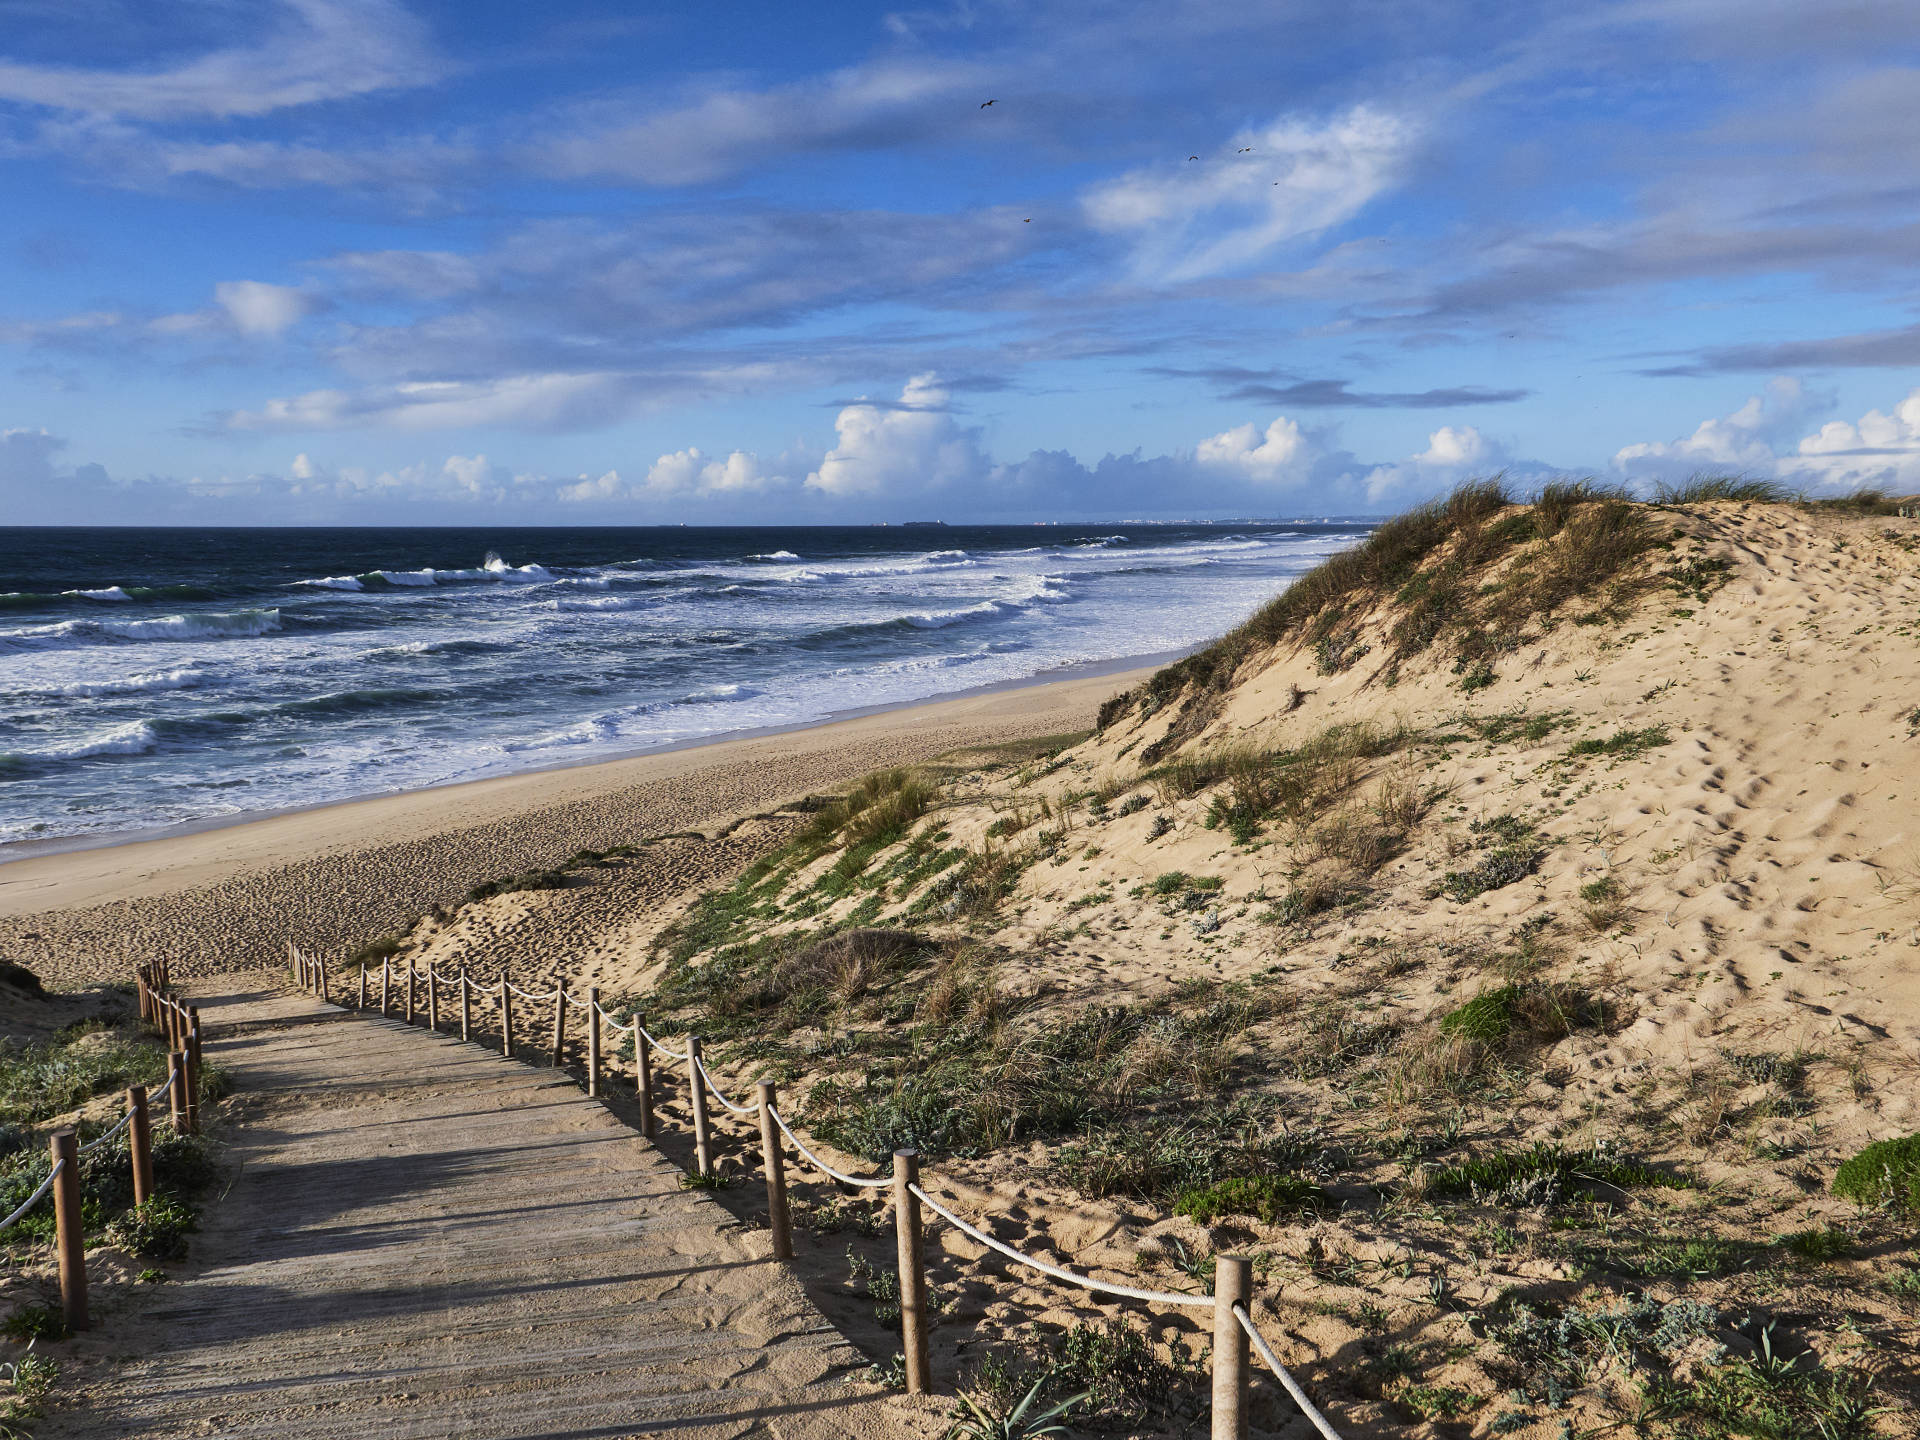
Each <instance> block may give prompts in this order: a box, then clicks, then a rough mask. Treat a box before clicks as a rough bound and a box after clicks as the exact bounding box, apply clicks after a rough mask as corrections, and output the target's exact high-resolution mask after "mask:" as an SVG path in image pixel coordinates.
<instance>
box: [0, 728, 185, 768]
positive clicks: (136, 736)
mask: <svg viewBox="0 0 1920 1440" xmlns="http://www.w3.org/2000/svg"><path fill="white" fill-rule="evenodd" d="M159 743H160V737H159V735H158V734H156V733H155V732H154V728H153V727H152V726H151V725H149V724H148V723H147V722H146V721H144V720H135V721H132V722H131V723H129V724H126V725H116V726H114V727H113V728H112V729H111V730H102V731H100V732H99V733H98V734H95V735H90V736H85V737H81V738H76V739H73V740H69V741H67V742H65V743H64V744H54V745H47V746H43V747H41V748H39V749H36V750H15V751H13V752H12V753H13V754H15V755H17V756H19V757H20V758H22V759H25V760H85V759H87V758H89V757H90V756H94V755H144V754H146V753H147V752H148V751H149V750H151V749H153V747H154V746H155V745H158V744H159Z"/></svg>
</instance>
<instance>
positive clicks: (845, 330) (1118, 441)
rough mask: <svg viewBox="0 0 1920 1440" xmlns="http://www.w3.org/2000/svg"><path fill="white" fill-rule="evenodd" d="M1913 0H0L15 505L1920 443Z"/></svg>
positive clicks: (1077, 508)
mask: <svg viewBox="0 0 1920 1440" xmlns="http://www.w3.org/2000/svg"><path fill="white" fill-rule="evenodd" d="M1916 114H1920V6H1916V5H1914V4H1912V3H1911V0H1884V3H1881V0H1873V3H1847V0H1829V3H1825V4H1820V5H1809V4H1806V3H1805V0H1791V3H1786V0H1621V3H1608V0H1592V3H1582V4H1580V5H1577V6H1575V5H1540V4H1538V3H1537V0H1526V3H1502V0H1392V3H1379V0H1324V3H1323V0H1276V3H1266V4H1262V3H1258V0H1188V3H1172V4H1169V3H1167V0H1155V3H1151V4H1149V3H1145V0H1100V3H1092V0H1020V3H999V0H960V3H954V4H933V5H929V6H927V7H925V8H907V9H893V8H887V7H886V6H869V5H858V4H836V3H832V0H814V3H811V4H808V5H804V6H796V5H792V4H773V3H758V0H755V3H722V4H717V5H706V6H697V7H696V6H689V5H680V4H672V5H669V4H665V3H650V4H639V3H615V0H608V3H597V4H596V3H578V4H566V3H555V4H552V5H543V6H528V5H524V4H506V3H500V0H458V3H454V0H434V3H428V0H0V524H4V523H15V524H120V523H162V524H182V523H186V524H389V523H399V524H433V523H446V524H470V523H476V522H496V521H497V522H502V523H517V524H600V523H609V524H651V523H681V522H684V523H691V524H730V523H762V522H764V523H782V524H786V523H841V522H868V521H879V520H888V521H900V520H910V519H945V520H949V521H956V522H958V521H966V520H1010V521H1026V520H1089V519H1100V518H1110V519H1116V520H1117V519H1155V518H1167V519H1172V518H1206V517H1246V516H1309V515H1320V514H1341V515H1349V514H1369V513H1386V512H1391V511H1393V510H1397V509H1400V508H1404V507H1405V506H1406V505H1407V504H1409V503H1412V502H1415V501H1417V500H1419V499H1421V498H1423V497H1425V496H1428V495H1431V494H1434V493H1437V492H1439V491H1441V490H1444V489H1445V488H1447V487H1449V486H1451V485H1452V484H1455V483H1457V482H1458V481H1459V480H1461V479H1463V478H1466V477H1468V476H1474V475H1484V474H1492V473H1496V472H1502V471H1504V472H1505V473H1507V474H1508V475H1509V477H1510V478H1511V479H1512V480H1513V481H1514V483H1515V484H1516V485H1517V486H1519V487H1521V488H1524V487H1525V486H1527V485H1531V484H1537V483H1539V482H1540V481H1541V480H1543V479H1545V478H1547V477H1550V476H1552V475H1555V474H1563V473H1571V474H1582V475H1594V476H1598V477H1600V478H1602V479H1605V480H1610V481H1618V482H1622V483H1626V484H1630V485H1633V486H1635V487H1638V488H1640V489H1643V490H1644V489H1647V488H1649V487H1651V486H1653V485H1656V484H1657V483H1659V482H1661V481H1672V480H1675V479H1680V478H1684V477H1685V476H1688V475H1691V474H1694V473H1700V472H1706V473H1716V474H1741V475H1747V476H1753V477H1761V478H1769V479H1777V480H1780V481H1782V482H1784V483H1786V484H1788V485H1791V486H1796V487H1803V488H1806V489H1808V490H1811V491H1819V492H1834V491H1844V490H1849V489H1853V488H1858V487H1861V486H1879V487H1883V488H1890V489H1895V490H1904V491H1911V490H1920V305H1917V302H1920V269H1917V268H1916V263H1915V262H1916V257H1920V146H1917V145H1915V144H1914V143H1913V129H1914V117H1915V115H1916Z"/></svg>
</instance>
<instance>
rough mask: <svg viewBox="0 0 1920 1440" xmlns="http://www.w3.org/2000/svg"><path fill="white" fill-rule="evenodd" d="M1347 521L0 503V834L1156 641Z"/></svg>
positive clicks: (409, 771) (446, 776)
mask: <svg viewBox="0 0 1920 1440" xmlns="http://www.w3.org/2000/svg"><path fill="white" fill-rule="evenodd" d="M1364 530H1365V527H1364V526H1362V525H1354V524H1344V525H1343V524H1332V523H1325V524H1321V523H1300V524H1280V523H1274V524H1257V525H1255V524H1240V525H1235V526H1203V525H1186V526H1168V525H1153V526H1082V527H1071V526H1053V525H1049V526H978V527H976V526H951V527H937V528H935V527H929V528H921V527H900V526H894V527H885V526H875V527H861V528H844V529H842V528H782V529H765V530H761V529H709V528H702V529H694V528H682V527H674V528H647V529H606V528H598V529H517V528H508V529H353V530H312V529H301V530H178V529H148V530H138V529H17V528H16V529H5V528H0V846H4V845H6V844H8V843H10V842H19V841H27V840H47V839H51V838H57V837H68V836H83V835H90V834H91V835H98V834H110V833H123V832H136V831H142V830H150V829H154V828H157V827H164V826H170V825H176V824H180V823H183V822H193V821H205V820H210V819H215V818H218V817H222V816H232V815H239V814H244V813H247V812H253V811H264V810H273V809H281V808H285V807H288V806H300V805H311V804H318V803H322V802H327V801H333V800H342V799H347V798H350V797H354V796H362V795H371V794H379V793H382V792H388V791H396V790H410V789H416V788H419V787H422V786H428V785H439V784H445V783H447V782H450V781H457V780H467V779H473V778H477V777H480V776H486V775H499V774H503V773H506V772H509V771H514V770H521V769H529V768H533V767H538V766H548V765H554V764H563V763H569V762H575V761H583V760H590V759H597V758H603V757H606V756H611V755H616V754H624V753H630V752H634V751H640V750H646V749H649V748H654V747H658V746H663V745H669V744H675V743H683V742H686V741H691V740H698V739H701V738H704V737H708V736H718V735H724V734H726V733H728V732H731V731H738V730H745V729H752V728H757V727H765V726H788V725H799V724H805V723H808V722H811V721H817V720H820V719H823V718H825V717H827V716H829V715H832V714H834V713H836V712H840V711H844V710H848V709H853V708H858V707H864V706H875V705H890V704H899V703H903V702H907V701H913V700H920V699H927V698H934V697H938V696H941V695H945V694H950V693H952V692H955V691H959V690H965V689H970V688H973V687H976V686H980V685H984V684H991V683H996V682H1007V681H1018V680H1023V679H1027V678H1031V677H1036V676H1044V675H1046V674H1048V673H1050V672H1055V671H1060V670H1063V669H1065V668H1068V667H1072V666H1076V665H1085V664H1089V663H1097V662H1110V661H1115V660H1119V659H1123V658H1126V657H1131V656H1143V655H1154V654H1161V653H1164V652H1168V651H1175V650H1181V649H1184V648H1187V647H1190V646H1192V645H1195V644H1197V643H1199V642H1201V641H1203V640H1205V639H1207V638H1208V637H1210V636H1213V635H1216V634H1219V633H1220V632H1222V631H1223V630H1226V629H1227V628H1229V627H1230V626H1232V625H1233V624H1235V623H1236V622H1237V621H1239V620H1240V619H1242V618H1244V617H1245V616H1246V615H1247V614H1248V612H1250V611H1251V610H1253V609H1254V608H1255V607H1256V606H1257V605H1259V604H1260V603H1261V602H1262V601H1264V600H1266V599H1267V598H1269V597H1270V596H1272V595H1274V594H1276V593H1278V592H1279V591H1280V590H1282V589H1283V588H1285V586H1286V585H1287V583H1288V581H1289V580H1290V579H1291V578H1292V577H1293V576H1294V575H1296V574H1298V573H1299V572H1300V571H1301V570H1303V569H1305V568H1307V567H1308V566H1311V565H1312V564H1314V563H1316V562H1317V561H1318V560H1319V559H1320V558H1321V557H1323V556H1325V555H1326V554H1328V553H1329V552H1330V551H1332V550H1335V549H1338V548H1340V547H1342V546H1345V545H1348V544H1351V543H1353V541H1354V540H1355V539H1357V538H1358V537H1359V536H1360V535H1361V534H1363V533H1364ZM5 853H6V852H5V850H4V849H0V856H4V854H5Z"/></svg>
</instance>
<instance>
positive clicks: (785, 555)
mask: <svg viewBox="0 0 1920 1440" xmlns="http://www.w3.org/2000/svg"><path fill="white" fill-rule="evenodd" d="M799 558H800V557H799V556H798V555H796V554H794V553H793V552H792V551H791V550H776V551H774V552H773V553H772V554H771V555H749V556H747V559H749V560H798V559H799Z"/></svg>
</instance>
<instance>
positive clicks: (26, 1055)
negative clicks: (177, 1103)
mask: <svg viewBox="0 0 1920 1440" xmlns="http://www.w3.org/2000/svg"><path fill="white" fill-rule="evenodd" d="M104 1033H111V1035H112V1038H111V1039H110V1040H109V1041H108V1042H107V1043H104V1044H102V1043H99V1042H98V1041H97V1040H96V1039H95V1038H94V1037H95V1036H98V1035H101V1034H104ZM166 1066H167V1058H166V1055H165V1054H164V1053H163V1052H162V1051H161V1050H160V1048H159V1047H158V1046H157V1045H155V1044H154V1043H153V1042H152V1041H150V1040H147V1039H145V1038H143V1037H141V1036H139V1035H137V1034H136V1033H135V1032H134V1031H132V1030H131V1029H127V1030H116V1031H112V1032H101V1031H92V1032H89V1034H88V1035H86V1036H78V1035H76V1036H73V1037H71V1038H68V1039H64V1040H56V1041H52V1042H49V1043H46V1044H40V1045H26V1046H21V1047H18V1048H16V1047H14V1046H12V1045H10V1044H0V1123H5V1124H12V1125H32V1124H35V1123H36V1122H38V1121H42V1120H47V1119H50V1118H52V1117H53V1116H55V1115H60V1114H64V1113H65V1112H67V1111H69V1110H73V1109H76V1108H78V1107H79V1106H80V1105H82V1104H84V1103H85V1102H86V1101H88V1100H91V1099H92V1098H93V1097H94V1096H96V1095H107V1094H111V1093H112V1092H114V1091H116V1090H124V1089H125V1088H126V1087H127V1086H129V1085H142V1084H144V1085H153V1084H155V1083H156V1082H158V1081H160V1080H162V1079H164V1078H165V1077H166Z"/></svg>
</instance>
